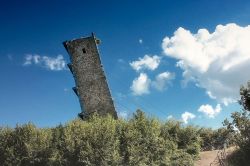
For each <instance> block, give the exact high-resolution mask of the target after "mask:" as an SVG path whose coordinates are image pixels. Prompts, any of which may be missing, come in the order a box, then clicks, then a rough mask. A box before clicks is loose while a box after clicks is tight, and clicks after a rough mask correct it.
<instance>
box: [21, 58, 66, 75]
mask: <svg viewBox="0 0 250 166" xmlns="http://www.w3.org/2000/svg"><path fill="white" fill-rule="evenodd" d="M32 64H35V65H40V66H42V67H45V68H47V69H49V70H53V71H60V70H65V69H66V62H65V60H64V58H63V56H62V55H58V56H57V57H56V58H53V57H48V56H40V55H36V54H35V55H31V54H28V55H26V56H25V62H24V63H23V65H24V66H27V65H32Z"/></svg>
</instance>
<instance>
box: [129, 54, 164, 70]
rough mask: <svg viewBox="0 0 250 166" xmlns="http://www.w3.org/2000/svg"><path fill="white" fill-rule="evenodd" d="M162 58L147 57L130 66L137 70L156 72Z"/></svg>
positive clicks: (155, 56)
mask: <svg viewBox="0 0 250 166" xmlns="http://www.w3.org/2000/svg"><path fill="white" fill-rule="evenodd" d="M160 61H161V58H160V57H159V56H157V55H153V56H149V55H145V56H144V57H143V58H139V60H137V61H133V62H131V63H129V64H130V66H131V67H132V68H133V69H134V70H136V71H139V70H142V69H148V70H155V69H157V67H158V66H159V64H160Z"/></svg>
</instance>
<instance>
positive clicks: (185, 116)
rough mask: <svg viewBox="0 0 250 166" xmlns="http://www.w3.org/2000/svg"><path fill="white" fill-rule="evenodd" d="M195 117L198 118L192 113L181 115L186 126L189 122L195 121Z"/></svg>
mask: <svg viewBox="0 0 250 166" xmlns="http://www.w3.org/2000/svg"><path fill="white" fill-rule="evenodd" d="M195 117H196V116H195V115H194V114H192V113H190V112H184V113H183V114H181V118H182V120H183V122H184V123H185V124H187V123H188V120H190V119H194V118H195Z"/></svg>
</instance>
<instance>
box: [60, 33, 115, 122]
mask: <svg viewBox="0 0 250 166" xmlns="http://www.w3.org/2000/svg"><path fill="white" fill-rule="evenodd" d="M99 43H100V40H98V39H97V38H96V37H95V36H94V34H93V33H92V35H91V36H89V37H84V38H79V39H73V40H70V41H65V42H63V44H64V47H65V48H66V50H67V52H68V54H69V55H70V60H71V63H70V64H68V67H69V69H70V71H71V72H72V74H73V76H74V79H75V84H76V86H75V87H74V88H72V89H73V90H74V92H75V93H76V95H77V96H78V98H79V101H80V105H81V110H82V112H81V113H79V116H80V117H81V118H82V119H85V118H87V117H88V116H89V115H91V114H93V113H97V114H98V115H101V116H105V115H108V114H110V115H111V116H113V117H114V118H115V119H117V113H116V111H115V107H114V103H113V100H112V98H111V94H110V91H109V87H108V84H107V81H106V77H105V73H104V70H103V66H102V64H101V60H100V56H99V52H98V48H97V44H99Z"/></svg>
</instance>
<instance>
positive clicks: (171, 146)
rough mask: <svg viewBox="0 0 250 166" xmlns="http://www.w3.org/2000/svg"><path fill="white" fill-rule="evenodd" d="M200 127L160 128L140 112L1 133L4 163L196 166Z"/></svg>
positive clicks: (171, 124) (169, 124) (171, 125)
mask: <svg viewBox="0 0 250 166" xmlns="http://www.w3.org/2000/svg"><path fill="white" fill-rule="evenodd" d="M198 131H199V130H198V128H197V127H193V126H187V127H184V126H183V125H182V124H181V123H180V122H178V121H174V120H171V121H167V122H165V123H162V122H161V121H159V120H157V119H155V118H149V117H146V115H145V114H144V112H142V111H140V110H137V112H136V113H135V114H134V116H133V117H132V118H131V119H130V120H122V119H119V120H114V119H113V118H112V117H104V118H100V117H98V116H96V115H94V116H93V117H91V118H90V119H89V120H88V121H82V120H78V119H76V120H74V121H71V122H69V123H67V124H65V125H58V126H57V127H55V128H47V129H46V128H45V129H40V128H36V126H34V125H33V124H31V123H28V124H25V125H21V126H20V125H17V126H16V127H15V128H8V127H3V128H0V162H1V165H3V166H8V165H21V166H22V165H55V166H57V165H58V166H59V165H75V166H77V165H162V166H164V165H165V166H178V165H187V166H189V165H193V160H194V159H195V158H196V157H197V155H198V153H199V151H200V142H201V141H200V137H199V132H198Z"/></svg>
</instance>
